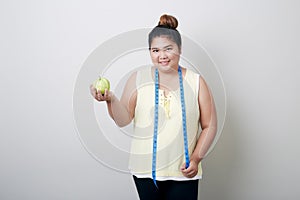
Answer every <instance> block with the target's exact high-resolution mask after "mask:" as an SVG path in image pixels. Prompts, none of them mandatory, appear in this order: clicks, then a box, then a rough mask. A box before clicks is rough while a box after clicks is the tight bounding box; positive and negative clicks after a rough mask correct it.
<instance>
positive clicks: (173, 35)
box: [148, 14, 181, 49]
mask: <svg viewBox="0 0 300 200" xmlns="http://www.w3.org/2000/svg"><path fill="white" fill-rule="evenodd" d="M177 26H178V21H177V19H176V18H175V17H173V16H171V15H166V14H164V15H162V16H161V17H160V19H159V22H158V25H157V26H156V27H154V28H153V29H152V31H151V32H150V33H149V35H148V45H149V49H150V48H151V43H152V40H153V39H154V38H155V37H160V36H166V37H168V38H169V39H171V40H172V41H173V42H175V43H176V44H177V46H178V47H179V49H181V35H180V33H179V32H178V31H177V29H176V28H177Z"/></svg>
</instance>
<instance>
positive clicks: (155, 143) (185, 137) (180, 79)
mask: <svg viewBox="0 0 300 200" xmlns="http://www.w3.org/2000/svg"><path fill="white" fill-rule="evenodd" d="M178 76H179V85H180V100H181V111H182V129H183V139H184V153H185V167H186V168H188V167H189V165H190V158H189V151H188V140H187V130H186V111H185V101H184V89H183V80H182V71H181V67H180V66H178ZM158 92H159V79H158V69H157V68H156V69H155V104H154V105H155V107H154V131H153V153H152V178H153V182H154V184H155V185H156V187H157V183H156V153H157V132H158V103H159V102H158V101H159V97H158V95H159V94H158Z"/></svg>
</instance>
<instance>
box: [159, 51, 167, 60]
mask: <svg viewBox="0 0 300 200" xmlns="http://www.w3.org/2000/svg"><path fill="white" fill-rule="evenodd" d="M167 58H168V57H167V54H166V52H165V51H160V52H159V60H165V59H167Z"/></svg>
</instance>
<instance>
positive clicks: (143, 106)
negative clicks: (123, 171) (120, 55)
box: [90, 15, 217, 200]
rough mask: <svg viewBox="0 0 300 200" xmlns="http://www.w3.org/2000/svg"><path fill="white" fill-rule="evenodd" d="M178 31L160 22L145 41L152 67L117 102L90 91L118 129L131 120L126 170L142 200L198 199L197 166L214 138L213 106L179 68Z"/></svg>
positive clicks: (194, 78) (168, 19) (173, 23)
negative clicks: (102, 102)
mask: <svg viewBox="0 0 300 200" xmlns="http://www.w3.org/2000/svg"><path fill="white" fill-rule="evenodd" d="M177 26H178V21H177V19H176V18H175V17H173V16H170V15H162V16H161V17H160V21H159V23H158V26H156V27H154V28H153V29H152V31H151V32H150V33H149V38H148V42H149V52H150V56H151V60H152V62H153V66H152V67H149V68H148V69H142V70H139V71H137V72H134V73H133V74H132V75H131V76H130V77H129V79H128V81H127V83H126V86H125V88H124V91H123V94H122V96H121V98H120V100H119V99H118V98H117V97H116V96H114V94H113V92H111V91H107V90H106V91H105V93H104V95H102V94H101V93H100V92H97V91H96V89H95V88H94V87H93V86H91V87H90V89H91V94H92V95H93V97H94V98H95V99H96V100H98V101H106V103H107V108H108V111H109V114H110V116H111V118H112V119H113V120H114V121H115V123H116V124H117V125H118V126H120V127H122V126H126V125H128V124H129V123H131V122H132V120H134V134H135V135H134V137H133V138H132V146H131V156H130V162H129V163H130V164H129V168H130V170H131V173H132V175H133V179H134V182H135V185H136V188H137V191H138V194H139V197H140V199H142V200H146V199H151V200H154V199H172V200H174V199H190V200H193V199H197V196H198V181H199V179H200V178H201V175H202V169H201V163H200V162H201V160H202V159H203V158H204V156H205V154H206V153H207V151H208V149H209V147H210V145H211V143H212V141H213V139H214V137H215V134H216V128H217V119H216V112H215V107H214V102H213V98H212V96H211V94H210V92H209V89H208V87H207V85H206V83H205V81H204V79H203V78H202V77H201V76H200V75H199V74H196V73H195V72H193V71H191V70H189V69H186V68H184V67H182V66H180V65H179V60H180V54H181V36H180V33H179V32H178V30H176V28H177ZM199 133H200V134H199Z"/></svg>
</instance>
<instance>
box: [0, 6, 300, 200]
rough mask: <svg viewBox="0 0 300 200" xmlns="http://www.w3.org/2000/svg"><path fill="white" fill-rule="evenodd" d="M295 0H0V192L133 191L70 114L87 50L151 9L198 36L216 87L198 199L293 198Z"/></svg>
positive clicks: (125, 194) (151, 17)
mask: <svg viewBox="0 0 300 200" xmlns="http://www.w3.org/2000/svg"><path fill="white" fill-rule="evenodd" d="M299 9H300V3H299V1H297V0H285V1H283V0H282V1H281V0H275V1H274V0H273V1H272V0H252V1H247V0H239V1H238V0H236V1H235V0H227V1H221V0H210V1H188V0H186V1H170V0H166V1H156V0H152V1H138V0H134V1H116V0H111V1H91V0H85V1H77V0H74V1H67V0H60V1H56V0H54V1H34V0H27V1H21V0H11V1H3V0H2V1H1V2H0V24H1V27H0V29H1V37H0V44H1V45H0V85H1V99H0V102H1V104H0V108H1V112H0V119H1V126H0V134H1V139H0V162H1V164H0V199H4V200H8V199H9V200H15V199H30V200H32V199H45V200H46V199H51V200H52V199H64V200H66V199H72V200H74V199H91V200H93V199H137V194H136V192H135V188H134V185H133V182H132V179H131V177H130V176H129V175H128V174H123V173H119V172H117V171H114V170H111V169H109V168H107V167H104V166H103V165H101V164H100V163H99V162H97V161H96V160H95V159H93V158H92V157H91V156H90V154H88V153H87V151H86V150H85V149H84V148H83V146H82V144H81V142H80V140H79V138H78V135H77V133H76V129H75V124H74V121H73V113H72V92H73V87H74V83H75V81H76V76H77V74H78V72H79V70H80V67H81V65H82V63H83V62H84V60H85V59H86V58H87V56H88V55H89V53H90V52H91V51H92V50H93V49H95V48H96V47H97V46H99V45H100V44H101V43H102V42H104V41H106V40H107V39H109V38H111V37H112V36H114V35H117V34H119V33H122V32H124V31H128V30H133V29H137V28H144V27H152V26H154V25H155V24H156V23H157V20H158V17H159V16H160V15H161V14H162V13H170V14H173V15H175V16H176V17H178V19H179V22H180V26H179V29H180V30H181V32H182V33H183V34H185V35H187V36H189V37H191V38H193V39H194V40H195V41H196V42H198V43H200V44H202V45H203V46H204V47H205V49H206V50H207V51H208V52H209V54H210V56H211V57H212V58H213V59H214V61H215V63H216V64H217V66H218V68H219V70H220V73H221V75H222V77H223V80H224V83H225V87H226V92H227V117H226V122H225V126H224V129H223V133H222V135H221V137H220V139H219V141H218V143H217V145H216V147H215V148H214V151H213V152H212V153H210V154H209V156H208V157H207V158H206V159H205V162H204V177H203V180H202V181H201V187H200V199H201V200H205V199H206V200H241V199H243V200H248V199H249V200H250V199H253V200H254V199H255V200H257V199H261V200H263V199H274V200H277V199H278V200H279V199H291V200H292V199H299V197H300V192H299V184H298V182H299V179H300V173H299V171H298V170H299V168H300V161H299V152H300V146H299V145H298V143H299V141H300V134H299V131H298V125H299V122H300V120H299V119H300V118H299V113H300V106H299V101H300V94H299V91H300V80H299V78H300V69H299V64H300V56H299V46H300V39H299V35H300V27H299V26H300V20H299V19H300V14H299Z"/></svg>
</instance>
